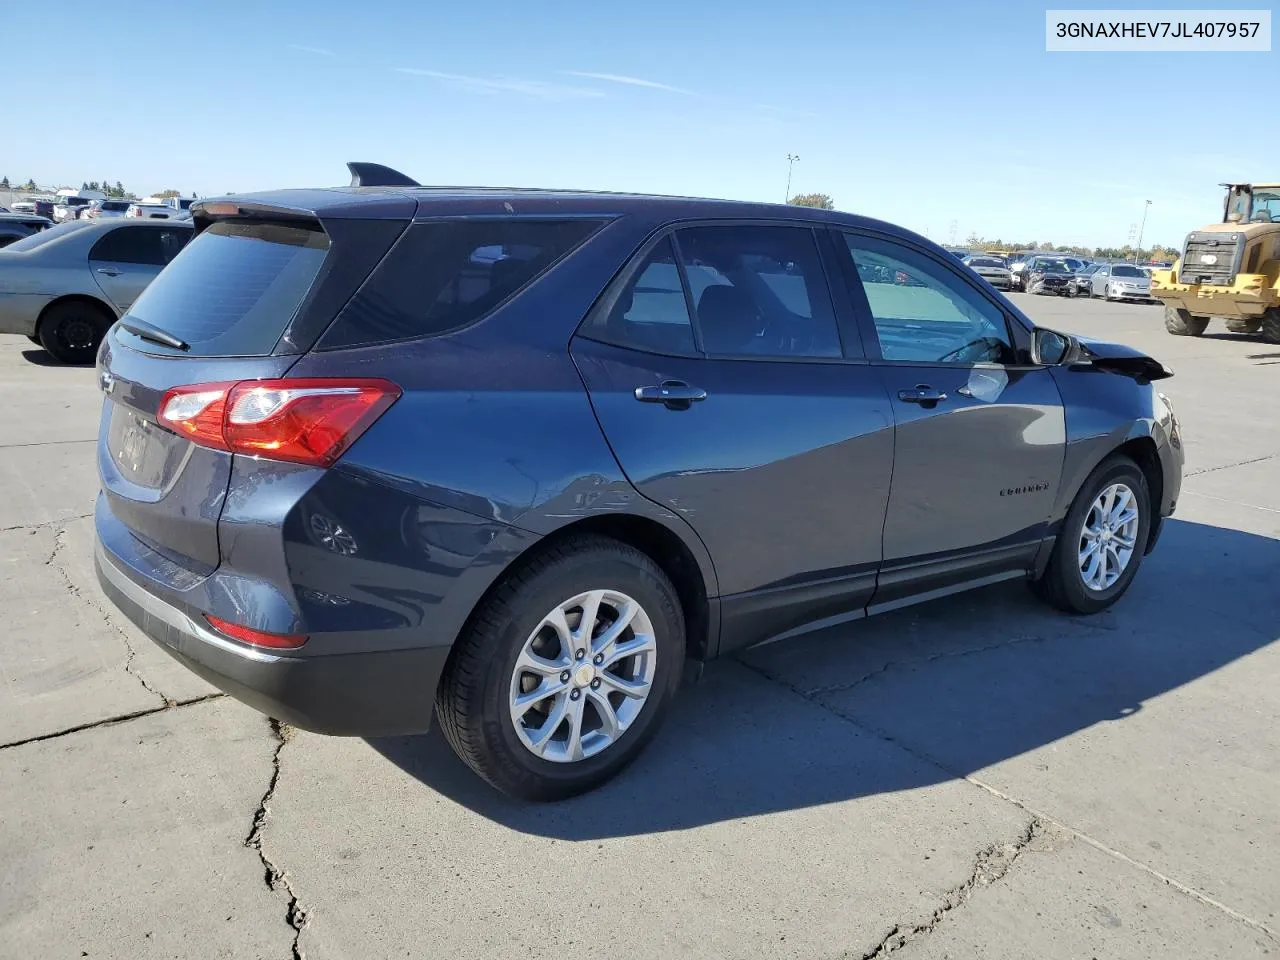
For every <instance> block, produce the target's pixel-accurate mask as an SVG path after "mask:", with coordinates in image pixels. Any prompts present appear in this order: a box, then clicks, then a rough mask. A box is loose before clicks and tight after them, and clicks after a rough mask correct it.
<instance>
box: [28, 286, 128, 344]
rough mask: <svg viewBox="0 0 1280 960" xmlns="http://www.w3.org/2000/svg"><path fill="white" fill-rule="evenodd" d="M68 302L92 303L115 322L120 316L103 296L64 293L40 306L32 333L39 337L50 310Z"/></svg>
mask: <svg viewBox="0 0 1280 960" xmlns="http://www.w3.org/2000/svg"><path fill="white" fill-rule="evenodd" d="M67 303H87V304H90V305H92V306H93V307H96V308H97V309H99V310H101V311H102V312H103V313H104V314H105V315H106V317H107V319H108V320H110V321H111V323H115V322H116V320H118V319H119V318H120V317H119V314H117V313H116V311H115V308H114V307H112V306H111V304H109V303H107V301H106V300H103V299H102V298H101V297H95V296H93V295H92V294H88V293H67V294H63V295H62V296H60V297H58V298H56V299H54V300H50V301H49V302H48V303H46V304H45V305H44V306H43V307H41V308H40V313H39V315H38V316H37V317H36V325H35V327H34V328H33V329H32V334H33V335H34V336H37V337H38V336H40V324H42V323H44V319H45V317H47V316H48V315H49V311H50V310H52V309H54V307H58V306H61V305H63V304H67Z"/></svg>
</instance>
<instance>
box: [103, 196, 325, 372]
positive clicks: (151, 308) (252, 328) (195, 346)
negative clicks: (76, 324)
mask: <svg viewBox="0 0 1280 960" xmlns="http://www.w3.org/2000/svg"><path fill="white" fill-rule="evenodd" d="M142 229H144V230H145V229H148V228H142ZM152 229H155V228H152ZM156 232H158V233H164V232H167V228H160V229H156ZM328 250H329V238H328V237H327V236H326V235H325V234H324V232H323V231H321V230H319V229H308V228H307V227H303V226H293V225H285V224H277V223H246V222H239V221H221V222H218V223H215V224H213V225H212V226H211V227H209V228H208V229H207V230H205V231H204V232H203V233H201V234H200V235H199V236H197V237H196V238H195V239H194V240H192V241H191V242H190V243H189V244H187V248H186V250H184V251H183V252H182V255H181V256H180V257H178V258H177V259H176V260H174V261H173V263H171V264H170V265H169V266H168V267H166V268H165V270H164V271H162V272H161V274H160V275H159V276H158V277H157V278H156V279H155V280H154V281H152V283H151V285H150V286H149V287H147V289H146V291H145V292H144V293H143V294H142V296H141V297H139V298H138V299H137V300H136V301H135V302H134V304H133V307H132V308H131V309H130V310H129V313H130V314H131V315H132V316H134V317H137V318H138V319H139V320H145V321H146V322H147V323H150V324H152V325H153V326H156V327H159V328H160V329H161V330H164V331H165V332H167V333H171V334H173V335H174V336H175V337H177V338H178V339H180V340H184V341H186V342H187V343H188V344H189V345H190V349H189V350H187V351H184V352H183V356H197V357H244V356H265V355H267V354H269V353H271V351H272V349H273V348H274V347H275V345H276V342H277V341H278V340H279V339H280V335H281V334H282V333H284V330H285V328H286V327H287V326H288V325H289V321H290V320H292V319H293V315H294V314H295V313H296V312H297V310H298V307H299V306H300V305H301V304H302V301H303V299H304V298H305V297H306V295H307V292H308V291H309V290H310V289H311V285H312V284H313V283H314V282H315V279H316V276H317V275H318V274H319V272H320V267H321V265H322V264H323V263H324V258H325V255H326V254H327V253H328ZM120 335H121V336H123V337H125V338H131V337H133V335H132V334H129V333H126V332H123V331H122V332H121V334H120ZM139 349H145V350H147V351H156V350H159V351H164V350H166V348H165V347H157V346H156V345H155V344H152V343H150V342H142V341H139Z"/></svg>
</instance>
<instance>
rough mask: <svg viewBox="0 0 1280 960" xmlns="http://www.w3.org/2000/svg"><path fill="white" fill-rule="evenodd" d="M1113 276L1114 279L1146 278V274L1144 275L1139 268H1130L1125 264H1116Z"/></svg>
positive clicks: (1112, 271)
mask: <svg viewBox="0 0 1280 960" xmlns="http://www.w3.org/2000/svg"><path fill="white" fill-rule="evenodd" d="M1111 275H1112V276H1113V277H1145V276H1146V274H1145V273H1143V272H1142V271H1141V270H1139V269H1138V268H1137V267H1130V266H1127V265H1126V264H1123V263H1120V264H1116V265H1115V266H1114V267H1112V268H1111Z"/></svg>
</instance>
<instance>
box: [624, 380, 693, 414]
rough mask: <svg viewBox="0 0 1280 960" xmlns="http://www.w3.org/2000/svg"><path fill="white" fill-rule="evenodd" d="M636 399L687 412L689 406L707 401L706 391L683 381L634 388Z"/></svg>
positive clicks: (663, 382)
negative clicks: (700, 401)
mask: <svg viewBox="0 0 1280 960" xmlns="http://www.w3.org/2000/svg"><path fill="white" fill-rule="evenodd" d="M636 399H637V400H639V401H640V402H641V403H661V404H665V405H666V406H667V408H668V409H669V410H688V409H689V406H690V405H691V404H693V403H695V402H697V401H699V400H705V399H707V391H705V390H703V389H702V388H701V387H692V386H690V385H689V384H687V383H685V382H684V381H683V380H663V381H662V383H660V384H658V385H657V386H649V387H636Z"/></svg>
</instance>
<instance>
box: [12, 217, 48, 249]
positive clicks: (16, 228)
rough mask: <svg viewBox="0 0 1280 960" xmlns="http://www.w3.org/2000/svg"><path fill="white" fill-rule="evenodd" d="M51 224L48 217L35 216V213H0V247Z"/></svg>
mask: <svg viewBox="0 0 1280 960" xmlns="http://www.w3.org/2000/svg"><path fill="white" fill-rule="evenodd" d="M51 226H53V221H52V220H50V219H49V218H48V217H37V216H36V215H35V214H22V213H0V248H3V247H7V246H9V245H10V244H12V243H16V242H17V241H19V240H21V239H23V238H24V237H29V236H31V234H33V233H39V232H40V231H41V230H46V229H48V228H49V227H51Z"/></svg>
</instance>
